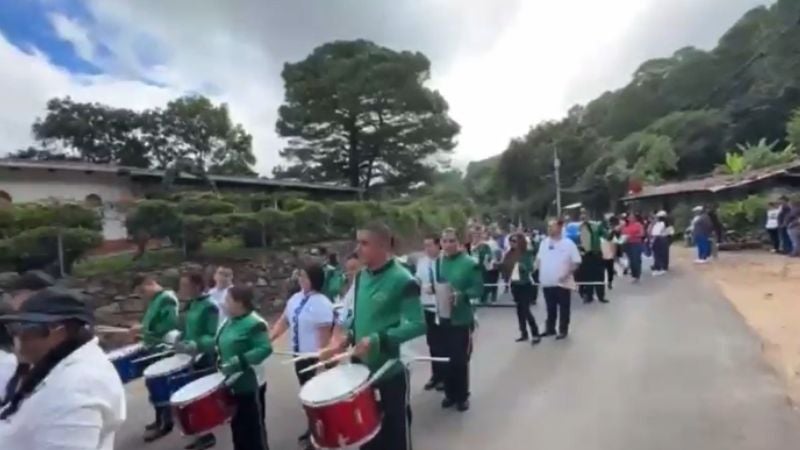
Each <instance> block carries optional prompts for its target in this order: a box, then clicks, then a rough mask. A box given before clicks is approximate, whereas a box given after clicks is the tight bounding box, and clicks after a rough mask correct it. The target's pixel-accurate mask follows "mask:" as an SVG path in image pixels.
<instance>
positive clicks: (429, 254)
mask: <svg viewBox="0 0 800 450" xmlns="http://www.w3.org/2000/svg"><path fill="white" fill-rule="evenodd" d="M440 242H441V241H440V239H439V236H435V235H433V236H428V237H427V238H425V240H424V241H423V246H424V249H425V254H423V255H422V256H420V257H419V259H417V267H416V271H415V274H414V276H415V277H416V278H417V280H418V281H419V283H420V286H421V288H422V293H421V295H420V298H421V301H422V307H423V308H424V314H425V325H426V327H427V328H426V331H425V340H426V341H427V343H428V351H429V353H430V355H431V357H444V356H446V349H445V348H444V342H443V341H442V327H441V325H440V321H439V317H438V312H437V309H438V308H437V304H436V284H437V283H438V281H439V279H438V277H437V273H436V272H437V270H436V265H437V260H438V259H439V255H440V254H441V252H442V246H441V243H440ZM446 377H447V363H443V362H438V361H431V378H430V379H429V380H428V382H427V383H425V390H426V391H430V390H432V389H436V390H437V391H444V382H445V378H446Z"/></svg>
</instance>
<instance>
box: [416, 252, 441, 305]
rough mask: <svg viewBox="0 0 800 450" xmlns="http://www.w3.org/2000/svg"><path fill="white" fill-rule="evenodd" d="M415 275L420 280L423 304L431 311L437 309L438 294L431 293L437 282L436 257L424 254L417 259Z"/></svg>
mask: <svg viewBox="0 0 800 450" xmlns="http://www.w3.org/2000/svg"><path fill="white" fill-rule="evenodd" d="M414 276H415V277H416V278H417V279H418V280H419V281H420V285H421V286H422V294H421V295H420V300H421V301H422V306H423V307H424V308H425V309H427V310H429V311H436V296H435V295H433V294H431V293H430V287H431V286H432V285H435V284H436V259H431V257H430V256H428V255H422V256H421V257H420V258H419V259H418V260H417V270H416V273H415V274H414Z"/></svg>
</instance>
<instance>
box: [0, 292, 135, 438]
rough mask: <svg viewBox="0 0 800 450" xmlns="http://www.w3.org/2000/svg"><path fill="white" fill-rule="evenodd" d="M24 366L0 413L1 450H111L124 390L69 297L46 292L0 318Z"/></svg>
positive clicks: (85, 316) (90, 319) (86, 318)
mask: <svg viewBox="0 0 800 450" xmlns="http://www.w3.org/2000/svg"><path fill="white" fill-rule="evenodd" d="M0 321H2V323H3V324H4V326H5V327H6V329H7V331H8V332H9V334H11V335H12V336H13V339H14V342H15V347H16V348H17V351H18V355H19V357H20V360H21V361H23V362H24V363H26V364H28V365H30V371H28V372H27V373H26V374H25V376H24V377H23V378H22V379H21V381H20V383H19V384H18V385H17V387H16V389H15V390H14V392H13V393H12V395H11V397H10V398H9V399H8V401H7V402H6V403H5V405H3V406H2V407H0V443H1V444H0V447H2V448H3V449H9V450H12V449H13V450H28V449H30V450H34V449H35V450H113V448H114V437H115V434H116V433H117V431H119V429H120V428H121V426H122V424H123V422H124V421H125V415H126V406H125V390H124V388H123V387H122V382H121V381H120V378H119V375H117V371H116V370H115V369H114V366H113V365H112V364H111V362H110V361H109V359H108V356H107V355H106V353H105V352H103V350H102V349H101V348H100V345H99V344H98V340H97V338H95V337H94V334H93V333H92V328H91V327H92V326H93V324H94V315H93V313H92V311H91V309H90V308H89V306H88V305H86V303H85V302H84V301H83V300H82V299H80V298H79V297H77V296H76V295H75V294H73V293H71V292H69V291H66V290H61V289H57V288H48V289H45V290H42V291H39V292H37V293H35V294H33V295H32V296H31V297H30V298H28V299H27V300H26V301H25V302H24V303H22V304H21V305H20V307H19V308H18V309H16V310H15V311H14V312H13V313H12V314H5V315H3V316H2V318H0Z"/></svg>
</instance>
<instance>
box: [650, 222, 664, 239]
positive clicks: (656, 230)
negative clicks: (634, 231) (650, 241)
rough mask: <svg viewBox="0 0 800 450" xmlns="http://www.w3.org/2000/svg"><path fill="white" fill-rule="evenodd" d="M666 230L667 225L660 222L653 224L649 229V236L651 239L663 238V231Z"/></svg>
mask: <svg viewBox="0 0 800 450" xmlns="http://www.w3.org/2000/svg"><path fill="white" fill-rule="evenodd" d="M666 229H667V224H665V223H664V222H662V221H660V220H659V221H656V223H654V224H653V227H652V228H651V229H650V236H653V237H659V236H665V234H664V231H666Z"/></svg>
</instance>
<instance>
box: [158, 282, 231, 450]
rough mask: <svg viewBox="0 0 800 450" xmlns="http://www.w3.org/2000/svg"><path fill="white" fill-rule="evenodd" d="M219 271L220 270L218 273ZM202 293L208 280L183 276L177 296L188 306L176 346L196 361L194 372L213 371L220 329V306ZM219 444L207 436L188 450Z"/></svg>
mask: <svg viewBox="0 0 800 450" xmlns="http://www.w3.org/2000/svg"><path fill="white" fill-rule="evenodd" d="M220 269H223V268H220ZM220 269H217V272H219V270H220ZM226 289H227V288H226ZM203 292H205V280H204V277H203V274H202V273H201V272H188V273H184V274H182V275H181V278H180V281H179V284H178V295H179V296H180V298H181V299H183V300H186V301H187V302H188V303H187V309H186V313H185V315H184V318H183V321H182V324H181V325H182V326H181V333H180V337H179V339H180V340H179V341H177V342H175V352H176V353H183V354H186V355H189V356H192V357H194V370H205V369H209V368H211V367H214V338H215V336H216V334H217V329H218V328H219V315H220V314H219V309H218V306H217V305H216V304H215V303H214V301H213V300H212V299H211V297H210V296H209V295H208V294H203ZM170 420H171V418H170ZM216 442H217V440H216V438H215V437H214V435H213V434H211V433H208V434H205V435H202V436H199V437H198V438H197V439H195V440H194V441H192V442H191V443H190V444H189V445H187V446H186V447H185V448H186V449H188V450H202V449H206V448H209V447H213V446H214V445H215V444H216Z"/></svg>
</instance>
